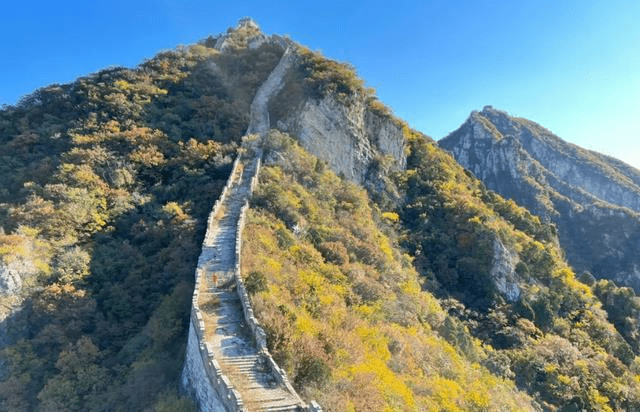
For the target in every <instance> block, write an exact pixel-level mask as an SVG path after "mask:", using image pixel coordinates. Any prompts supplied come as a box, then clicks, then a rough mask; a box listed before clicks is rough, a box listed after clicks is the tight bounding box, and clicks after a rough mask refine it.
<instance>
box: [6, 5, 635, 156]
mask: <svg viewBox="0 0 640 412" xmlns="http://www.w3.org/2000/svg"><path fill="white" fill-rule="evenodd" d="M245 16H250V17H252V18H253V19H254V20H256V22H257V23H258V24H259V25H260V26H261V28H262V30H263V31H264V32H265V33H267V34H283V35H289V36H290V37H291V38H292V39H293V40H296V41H298V42H300V43H302V44H304V45H306V46H307V47H309V48H311V49H313V50H319V51H321V52H322V53H323V54H324V55H325V56H327V57H329V58H333V59H337V60H340V61H344V62H348V63H350V64H352V65H353V66H354V67H355V68H356V70H357V72H358V74H359V75H360V76H361V77H362V78H364V79H365V81H366V83H367V85H368V86H370V87H374V88H375V89H376V90H377V92H378V96H379V97H380V99H381V100H382V101H383V102H384V103H386V104H387V105H389V106H390V107H391V108H392V109H393V111H394V112H395V114H396V115H398V116H399V117H401V118H403V119H405V120H406V121H408V122H409V124H410V125H411V126H412V127H414V128H415V129H417V130H420V131H421V132H423V133H426V134H428V135H429V136H431V137H433V138H434V139H440V138H442V137H444V136H446V135H447V134H448V133H450V132H452V131H454V130H455V129H456V128H458V127H459V126H460V125H461V124H462V123H463V122H464V121H465V120H466V119H467V117H468V116H469V114H470V112H471V111H472V110H482V108H483V107H484V106H485V105H492V106H493V107H495V108H498V109H501V110H505V111H507V112H508V113H510V114H512V115H514V116H520V117H525V118H527V119H530V120H533V121H535V122H537V123H539V124H541V125H542V126H544V127H546V128H547V129H549V130H551V131H552V132H554V133H555V134H557V135H558V136H560V137H561V138H563V139H565V140H567V141H570V142H572V143H575V144H578V145H580V146H582V147H585V148H587V149H592V150H596V151H598V152H601V153H604V154H607V155H610V156H614V157H617V158H619V159H621V160H624V161H626V162H627V163H629V164H631V165H633V166H635V167H636V168H640V150H639V145H638V141H639V140H640V2H637V1H622V0H602V1H591V0H582V1H573V0H572V1H563V0H553V1H548V0H534V1H530V0H529V1H519V0H510V1H503V0H499V1H498V0H484V1H456V0H436V1H429V0H422V1H405V0H393V1H389V0H387V1H378V0H369V1H367V2H356V1H350V0H343V1H334V0H324V1H320V2H318V1H313V2H311V1H305V0H298V1H295V2H294V1H290V0H289V1H280V0H271V1H241V0H228V1H226V2H222V1H215V2H214V1H211V0H208V1H180V0H157V1H151V0H128V1H123V0H83V1H75V0H58V1H51V0H48V1H33V0H22V1H14V0H9V1H7V2H6V4H5V5H3V10H2V13H1V14H0V105H1V104H15V103H16V102H18V101H19V99H20V97H22V96H24V95H26V94H28V93H30V92H32V91H34V90H35V89H37V88H39V87H43V86H46V85H49V84H52V83H68V82H72V81H73V80H75V79H76V78H77V77H80V76H84V75H88V74H90V73H92V72H96V71H98V70H100V69H103V68H106V67H108V66H114V65H115V66H126V67H135V66H136V65H137V64H139V63H141V62H142V61H143V60H144V59H145V58H151V57H153V56H154V55H155V54H156V53H158V52H159V51H162V50H167V49H173V48H175V47H176V46H178V45H186V44H191V43H194V42H197V41H198V40H201V39H203V38H205V37H207V36H208V35H210V34H212V35H216V34H218V33H222V32H224V31H225V30H226V29H227V28H228V27H231V26H235V24H236V23H237V21H238V20H239V19H240V18H242V17H245Z"/></svg>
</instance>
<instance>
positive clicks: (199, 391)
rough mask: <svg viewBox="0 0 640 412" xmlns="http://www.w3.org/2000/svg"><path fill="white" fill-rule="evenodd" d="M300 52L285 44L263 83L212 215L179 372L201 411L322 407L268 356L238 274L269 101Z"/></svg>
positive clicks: (303, 409)
mask: <svg viewBox="0 0 640 412" xmlns="http://www.w3.org/2000/svg"><path fill="white" fill-rule="evenodd" d="M295 58H296V55H295V53H294V52H292V51H291V49H290V48H287V50H286V51H285V53H284V54H283V56H282V58H281V60H280V62H279V63H278V65H277V66H276V67H275V69H274V70H273V71H272V73H271V74H270V75H269V77H268V78H267V80H266V81H265V82H264V83H263V84H262V86H261V87H260V88H259V89H258V91H257V93H256V96H255V97H254V100H253V102H252V104H251V115H250V124H249V128H248V130H247V133H246V135H245V137H244V138H243V143H242V147H241V150H240V154H239V155H238V157H237V158H236V160H235V162H234V164H233V168H232V171H231V174H230V176H229V180H228V181H227V184H226V185H225V187H224V189H223V192H222V194H221V196H220V198H219V199H218V200H217V201H216V203H215V205H214V207H213V210H212V212H211V214H210V215H209V219H208V222H207V232H206V235H205V240H204V242H203V246H202V253H201V255H200V258H199V260H198V266H197V269H196V281H195V288H194V293H193V300H192V308H191V321H190V325H189V338H188V344H187V353H186V358H185V365H184V369H183V372H182V385H183V387H184V389H185V390H186V391H187V392H188V393H190V394H191V396H192V397H193V398H194V400H195V401H196V403H197V404H198V408H199V410H201V411H318V412H319V411H321V408H320V406H319V405H318V404H317V403H315V402H311V403H310V404H307V403H305V402H303V401H302V399H300V397H299V396H298V394H297V393H296V391H295V390H294V389H293V387H292V386H291V384H290V382H289V380H288V378H287V375H286V373H285V372H284V371H283V370H282V369H281V368H280V367H279V366H278V365H277V364H276V363H275V361H274V360H273V358H272V356H271V355H270V353H269V350H268V349H267V343H266V334H265V332H264V330H263V329H262V328H261V327H260V325H259V323H258V321H257V320H256V318H255V316H254V314H253V309H252V307H251V302H250V300H249V296H248V294H247V291H246V289H245V287H244V284H243V281H242V277H241V247H242V231H243V228H244V223H245V212H246V209H247V208H248V199H249V197H250V195H251V192H252V191H253V189H254V187H255V185H256V184H257V180H258V173H259V170H260V164H261V157H262V149H261V140H262V139H263V138H265V136H266V134H267V132H268V130H269V128H270V123H269V114H268V111H267V103H268V102H269V99H270V98H271V97H272V96H274V95H275V94H276V93H277V92H278V91H279V90H280V89H281V87H282V85H283V81H284V80H283V79H284V75H285V74H286V72H287V70H289V68H290V67H291V65H292V64H293V62H294V60H295Z"/></svg>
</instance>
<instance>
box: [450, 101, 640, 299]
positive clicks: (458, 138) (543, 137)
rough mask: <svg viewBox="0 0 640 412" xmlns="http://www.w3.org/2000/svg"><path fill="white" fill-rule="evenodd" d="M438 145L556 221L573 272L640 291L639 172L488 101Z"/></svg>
mask: <svg viewBox="0 0 640 412" xmlns="http://www.w3.org/2000/svg"><path fill="white" fill-rule="evenodd" d="M439 145H440V146H441V147H443V148H445V149H447V150H449V151H450V152H451V153H452V154H453V155H454V157H455V158H456V160H458V162H460V164H462V165H463V166H464V167H466V168H467V169H469V170H471V171H472V172H473V173H474V174H475V175H476V176H478V178H480V179H481V180H482V181H483V182H484V183H485V184H486V185H487V187H488V188H490V189H492V190H495V191H497V192H498V193H500V194H502V195H503V196H506V197H508V198H512V199H514V200H516V201H517V202H518V203H519V204H521V205H523V206H526V207H527V208H529V209H530V210H532V211H533V212H534V213H536V214H537V215H539V216H541V217H543V218H545V219H546V220H550V221H552V222H554V223H555V224H556V226H557V229H558V235H559V237H560V241H561V244H562V247H563V249H564V250H565V251H566V254H567V259H568V260H569V262H570V263H571V264H572V265H573V266H574V267H575V268H576V269H577V270H579V271H589V272H591V273H592V274H593V275H594V276H595V277H596V278H605V279H613V280H615V281H616V283H618V284H621V285H626V286H630V287H633V288H634V289H635V290H636V291H639V290H640V257H638V255H637V250H638V247H639V246H640V214H639V212H640V171H638V170H636V169H634V168H632V167H630V166H628V165H626V164H624V163H623V162H620V161H618V160H616V159H613V158H610V157H607V156H604V155H601V154H598V153H595V152H591V151H588V150H585V149H582V148H580V147H577V146H575V145H571V144H569V143H567V142H564V141H563V140H561V139H560V138H558V137H557V136H555V135H553V134H552V133H551V132H549V131H548V130H546V129H544V128H542V127H541V126H539V125H537V124H535V123H533V122H531V121H528V120H525V119H520V118H514V117H511V116H509V115H507V114H506V113H505V112H501V111H498V110H495V109H493V108H491V107H485V108H484V110H483V111H482V112H474V113H472V114H471V116H470V117H469V119H468V120H467V121H466V122H465V123H464V124H463V125H462V126H461V127H460V128H459V129H458V130H456V131H455V132H453V133H451V134H450V135H449V136H447V137H446V138H444V139H442V140H441V141H440V142H439Z"/></svg>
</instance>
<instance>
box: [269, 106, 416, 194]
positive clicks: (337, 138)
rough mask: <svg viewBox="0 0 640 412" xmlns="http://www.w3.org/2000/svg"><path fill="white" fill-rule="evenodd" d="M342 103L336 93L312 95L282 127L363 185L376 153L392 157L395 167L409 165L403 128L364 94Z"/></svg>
mask: <svg viewBox="0 0 640 412" xmlns="http://www.w3.org/2000/svg"><path fill="white" fill-rule="evenodd" d="M351 100H352V101H350V102H349V103H342V102H340V101H338V100H337V99H336V98H335V97H334V96H331V95H329V96H325V97H324V98H322V99H320V100H317V99H313V98H310V99H308V100H306V101H305V102H304V104H303V105H302V107H301V108H300V109H298V110H295V111H292V112H291V114H290V116H289V117H287V118H286V119H284V120H283V121H280V122H278V125H277V126H278V128H279V129H281V130H283V131H285V132H288V133H289V134H291V135H292V136H295V137H297V138H298V140H299V141H300V144H301V145H302V146H303V147H304V148H305V149H306V150H308V151H309V152H310V153H312V154H314V155H316V156H317V157H319V158H320V159H322V160H324V161H326V162H327V163H328V164H329V166H330V167H331V169H332V170H334V171H335V172H336V173H338V174H343V175H344V176H345V177H346V178H347V179H349V180H351V181H354V182H356V183H360V184H362V183H363V182H364V180H365V176H366V175H367V172H368V170H369V167H370V165H371V163H372V161H373V160H374V158H376V156H378V155H380V156H383V157H384V156H391V157H392V159H393V167H394V168H396V169H402V168H404V167H405V165H406V156H405V154H404V144H405V139H404V136H403V134H402V128H401V127H400V126H399V125H397V124H396V123H394V122H393V121H391V120H390V119H386V118H384V117H382V116H380V115H377V114H376V113H374V112H372V111H371V110H370V109H369V108H368V107H367V105H366V103H365V98H364V97H362V96H354V97H352V98H351Z"/></svg>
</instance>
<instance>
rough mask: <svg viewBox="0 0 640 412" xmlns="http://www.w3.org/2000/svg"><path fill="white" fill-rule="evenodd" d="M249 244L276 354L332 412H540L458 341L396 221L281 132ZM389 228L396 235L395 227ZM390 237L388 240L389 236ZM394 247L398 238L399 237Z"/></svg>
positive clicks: (258, 299)
mask: <svg viewBox="0 0 640 412" xmlns="http://www.w3.org/2000/svg"><path fill="white" fill-rule="evenodd" d="M265 144H266V148H265V151H266V153H265V155H266V157H265V159H266V165H265V166H263V168H262V171H261V173H260V183H259V185H258V187H257V189H256V192H255V195H254V197H253V199H252V207H251V209H250V212H249V217H248V221H247V227H246V230H245V234H244V235H243V244H244V247H243V259H242V262H243V267H242V272H243V276H244V277H245V283H246V285H247V289H248V290H249V292H250V294H251V296H252V301H253V304H254V307H255V310H256V316H257V317H258V318H259V320H260V321H261V322H262V324H263V325H264V327H265V329H266V332H267V339H268V345H269V349H270V351H271V352H272V353H273V354H274V357H275V358H276V359H277V361H278V362H279V364H280V365H281V366H283V367H285V368H286V369H287V371H288V372H289V376H291V378H292V382H293V383H294V385H295V387H296V388H297V389H298V390H300V391H301V394H302V395H303V396H305V397H306V398H311V399H317V400H318V401H319V403H320V404H321V405H322V406H323V408H324V409H325V410H330V411H344V410H352V409H354V410H483V409H502V410H513V411H520V410H535V406H534V405H535V404H532V400H531V399H530V398H528V397H527V396H526V395H525V394H524V393H522V392H520V391H517V390H516V389H515V385H514V384H513V383H512V382H509V381H506V380H504V379H501V378H499V377H496V376H494V375H492V374H491V373H490V372H489V370H488V369H486V368H484V367H481V366H480V365H479V363H478V362H479V361H480V360H482V359H486V358H487V357H488V356H489V352H491V351H490V350H486V349H485V348H483V347H482V346H481V345H480V342H479V341H477V340H474V339H473V338H471V336H470V335H469V334H468V332H466V331H465V330H464V329H463V328H460V329H458V331H457V333H458V334H459V336H458V339H459V340H461V341H462V340H466V341H467V343H468V345H469V347H468V348H467V352H466V353H464V354H463V353H460V352H458V350H459V349H460V348H459V347H458V348H456V347H455V346H453V345H452V344H450V343H449V342H447V340H445V339H444V338H443V337H442V335H441V334H440V333H438V332H437V331H441V332H442V333H443V334H444V332H445V331H447V330H449V329H455V327H454V326H452V325H454V324H455V320H454V319H453V318H450V317H448V316H447V315H446V313H445V312H444V311H443V310H442V309H441V307H440V305H439V303H438V302H437V300H436V299H435V298H434V297H433V296H432V295H431V294H430V293H426V292H421V279H420V277H419V275H418V273H417V272H416V271H415V270H414V269H413V268H412V266H411V259H410V257H409V256H408V255H406V254H403V253H402V251H401V250H400V249H399V248H398V246H397V244H396V243H395V241H394V238H395V237H396V234H395V233H394V230H393V229H392V226H391V225H397V215H395V214H394V213H387V214H382V215H381V214H380V212H379V211H378V210H376V209H375V206H373V205H370V204H369V200H368V195H367V193H366V191H365V190H364V189H362V188H361V187H358V186H356V185H354V184H353V183H350V182H348V181H346V180H345V179H340V178H338V177H337V176H336V175H335V174H334V173H333V172H332V171H330V170H329V168H328V167H326V166H325V163H324V162H323V161H321V160H319V159H317V158H316V157H314V156H312V155H310V154H309V153H307V152H306V151H305V150H304V149H302V148H301V147H300V146H298V144H297V143H295V142H294V141H293V140H292V139H291V138H290V137H288V136H286V135H284V134H282V133H280V132H277V131H272V132H271V133H270V134H269V136H268V139H267V141H266V143H265ZM384 222H386V223H384ZM385 231H386V232H387V234H385V233H384V232H385ZM390 236H391V237H390Z"/></svg>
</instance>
